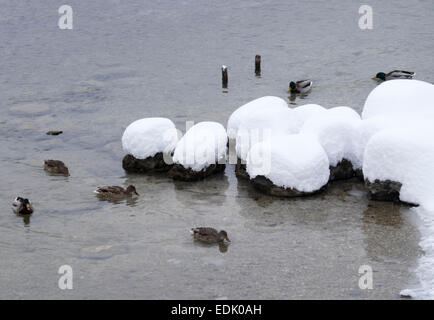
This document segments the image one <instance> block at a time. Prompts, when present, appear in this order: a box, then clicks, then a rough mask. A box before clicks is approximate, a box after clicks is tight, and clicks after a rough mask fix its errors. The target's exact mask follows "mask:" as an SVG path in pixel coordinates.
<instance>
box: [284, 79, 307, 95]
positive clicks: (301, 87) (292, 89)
mask: <svg viewBox="0 0 434 320" xmlns="http://www.w3.org/2000/svg"><path fill="white" fill-rule="evenodd" d="M312 84H313V82H312V81H310V80H300V81H296V82H294V81H291V82H290V83H289V89H288V92H289V93H291V94H295V93H306V92H308V91H309V90H310V89H312Z"/></svg>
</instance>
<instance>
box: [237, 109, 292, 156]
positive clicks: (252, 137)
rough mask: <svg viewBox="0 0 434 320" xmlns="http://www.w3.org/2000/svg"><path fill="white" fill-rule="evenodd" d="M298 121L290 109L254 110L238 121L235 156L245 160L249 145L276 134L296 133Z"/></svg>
mask: <svg viewBox="0 0 434 320" xmlns="http://www.w3.org/2000/svg"><path fill="white" fill-rule="evenodd" d="M299 127H300V121H299V119H298V116H297V115H296V114H295V112H294V111H293V110H292V109H289V108H284V109H283V108H282V109H277V110H272V111H266V110H255V111H254V112H252V113H250V114H248V115H246V117H245V118H243V119H242V120H241V121H240V122H239V126H238V132H237V135H236V151H237V157H238V158H240V159H242V160H243V161H244V160H246V157H247V153H248V152H249V149H250V147H251V146H253V145H254V144H255V143H259V142H261V141H263V140H266V139H269V138H270V137H271V136H272V135H276V134H284V135H285V134H286V135H289V134H295V133H298V131H299Z"/></svg>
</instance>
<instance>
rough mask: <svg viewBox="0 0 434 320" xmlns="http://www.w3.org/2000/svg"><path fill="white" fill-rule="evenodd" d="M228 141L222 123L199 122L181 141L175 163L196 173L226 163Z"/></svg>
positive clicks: (177, 147)
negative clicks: (213, 165)
mask: <svg viewBox="0 0 434 320" xmlns="http://www.w3.org/2000/svg"><path fill="white" fill-rule="evenodd" d="M227 140H228V138H227V135H226V130H225V128H224V127H223V126H222V125H221V124H220V123H217V122H211V121H204V122H199V123H197V124H196V125H194V126H193V127H191V128H190V129H189V130H188V131H187V132H186V133H185V135H184V136H183V137H182V138H181V140H179V142H178V144H177V145H176V148H175V153H174V155H173V161H174V162H175V163H178V164H181V165H182V166H183V167H184V168H190V169H192V170H194V171H201V170H202V169H204V168H206V167H208V166H209V165H211V164H217V163H221V162H222V163H225V159H226V152H227Z"/></svg>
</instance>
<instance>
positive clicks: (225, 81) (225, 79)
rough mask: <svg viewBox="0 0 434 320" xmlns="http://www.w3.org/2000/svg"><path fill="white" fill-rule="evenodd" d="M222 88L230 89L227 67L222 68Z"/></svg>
mask: <svg viewBox="0 0 434 320" xmlns="http://www.w3.org/2000/svg"><path fill="white" fill-rule="evenodd" d="M222 87H223V88H227V87H228V67H226V66H225V65H223V66H222Z"/></svg>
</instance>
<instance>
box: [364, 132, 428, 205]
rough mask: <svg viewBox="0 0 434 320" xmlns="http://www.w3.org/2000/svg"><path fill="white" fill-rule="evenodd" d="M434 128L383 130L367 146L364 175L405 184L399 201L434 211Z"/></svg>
mask: <svg viewBox="0 0 434 320" xmlns="http://www.w3.org/2000/svg"><path fill="white" fill-rule="evenodd" d="M433 137H434V128H433V129H428V128H425V127H422V128H418V127H415V128H393V129H387V130H382V131H380V132H378V133H377V134H375V135H374V136H373V137H372V138H371V139H370V140H369V142H368V144H367V146H366V149H365V155H364V161H363V173H364V175H365V178H367V179H368V180H369V181H375V180H376V179H379V180H392V181H397V182H400V183H402V188H401V192H400V199H401V200H402V201H406V202H410V203H415V204H421V205H422V206H423V207H425V208H426V209H427V210H430V211H434V141H433Z"/></svg>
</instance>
